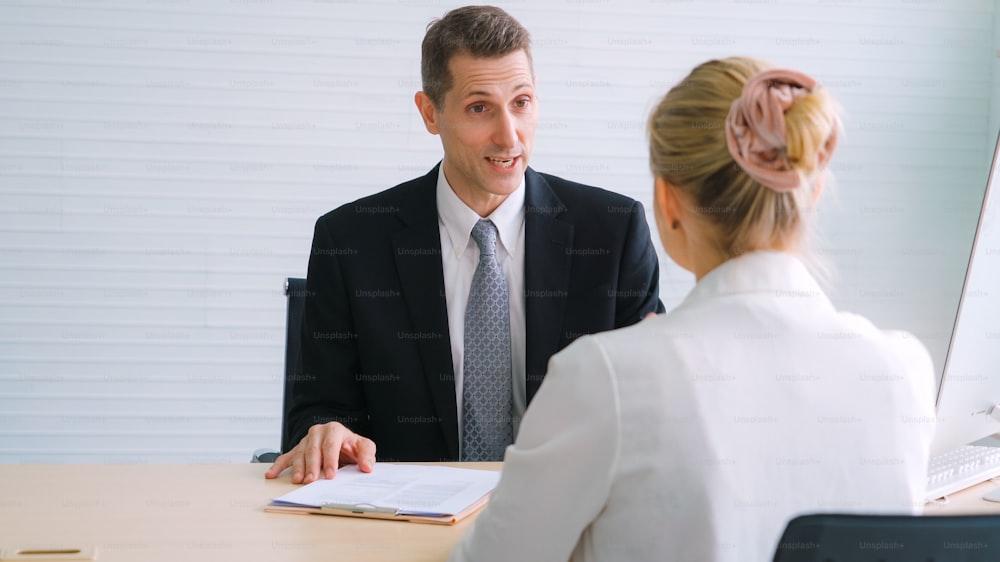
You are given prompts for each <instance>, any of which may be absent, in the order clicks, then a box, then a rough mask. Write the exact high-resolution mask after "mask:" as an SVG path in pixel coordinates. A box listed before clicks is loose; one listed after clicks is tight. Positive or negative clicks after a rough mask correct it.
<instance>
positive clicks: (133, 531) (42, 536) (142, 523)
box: [0, 463, 500, 562]
mask: <svg viewBox="0 0 1000 562" xmlns="http://www.w3.org/2000/svg"><path fill="white" fill-rule="evenodd" d="M269 466H270V465H268V464H250V463H246V464H205V465H197V464H193V465H28V464H24V465H0V549H5V548H15V547H19V548H25V547H52V546H64V547H77V548H79V547H97V550H98V552H97V560H98V561H100V562H113V561H118V560H121V561H128V562H139V561H142V562H156V561H168V560H169V561H173V562H176V561H182V562H197V561H201V560H211V561H213V562H223V561H225V562H229V561H243V560H262V561H263V560H267V561H270V562H278V561H286V560H287V561H299V560H302V561H304V560H309V561H322V560H336V561H343V562H348V561H353V560H365V561H368V562H378V561H397V560H398V561H403V560H405V561H420V560H423V561H432V560H433V561H440V560H446V559H447V557H448V554H449V553H450V552H451V549H452V547H453V546H454V544H455V543H456V542H457V541H458V539H459V537H461V535H462V534H463V533H464V532H465V530H466V529H468V527H469V524H470V523H471V521H472V520H473V519H474V517H470V518H469V519H467V520H465V521H463V522H461V523H459V524H457V525H454V526H450V527H449V526H443V525H420V524H415V523H404V522H398V521H377V520H371V519H355V518H350V517H325V516H320V515H291V514H281V513H266V512H264V511H263V510H262V507H263V506H264V505H265V504H266V503H267V502H269V501H270V500H271V498H274V497H277V496H280V495H282V494H284V493H286V492H288V491H289V490H292V489H294V488H296V487H297V486H296V485H295V484H292V483H291V480H290V478H291V477H290V476H289V473H290V472H291V471H286V472H285V474H283V475H282V477H281V478H279V479H276V480H265V479H264V472H265V471H266V470H267V468H268V467H269ZM461 466H463V467H466V468H481V469H493V470H499V468H500V463H462V464H461Z"/></svg>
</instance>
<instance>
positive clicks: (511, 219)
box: [437, 165, 527, 443]
mask: <svg viewBox="0 0 1000 562" xmlns="http://www.w3.org/2000/svg"><path fill="white" fill-rule="evenodd" d="M524 189H525V188H524V180H523V179H522V180H521V185H520V187H518V188H517V190H516V191H514V192H513V193H511V194H510V195H509V196H507V199H505V200H504V202H503V203H501V204H500V206H499V207H497V208H496V209H495V210H494V211H493V213H492V214H491V215H490V216H488V217H486V218H487V219H488V220H491V221H493V224H495V225H496V227H497V231H498V232H499V234H500V236H499V242H500V243H499V244H497V260H498V261H499V262H500V268H501V270H502V271H503V274H504V277H506V278H507V294H508V302H509V304H510V353H511V363H512V365H511V376H512V377H513V381H512V382H513V384H512V386H511V388H512V389H513V393H514V396H513V402H512V404H511V406H512V407H511V414H512V416H513V418H514V435H515V436H516V435H517V431H518V426H519V425H520V419H521V416H522V415H524V410H525V408H526V407H527V389H526V379H525V323H524ZM437 208H438V226H439V228H440V229H441V266H442V269H443V271H444V290H445V300H446V302H447V304H448V333H449V334H450V335H451V361H452V364H453V365H454V367H455V400H456V403H457V405H458V442H459V443H461V442H462V384H463V379H464V376H463V375H464V372H465V370H464V368H463V365H464V364H463V359H464V356H465V307H466V305H467V304H468V302H469V291H470V290H471V289H472V277H473V275H474V274H475V273H476V266H478V265H479V246H478V245H477V244H476V241H475V240H473V239H472V227H474V226H475V225H476V223H477V222H479V220H480V218H481V217H480V216H479V214H477V213H476V212H475V211H473V210H472V209H471V208H470V207H469V206H468V205H466V204H465V203H464V202H463V201H462V200H461V199H459V198H458V195H455V192H454V191H453V190H452V188H451V186H450V185H449V184H448V180H447V178H445V175H444V165H441V166H440V168H439V170H438V182H437Z"/></svg>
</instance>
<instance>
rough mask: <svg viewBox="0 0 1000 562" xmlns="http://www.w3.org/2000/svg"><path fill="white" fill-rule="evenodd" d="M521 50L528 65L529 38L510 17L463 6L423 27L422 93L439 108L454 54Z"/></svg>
mask: <svg viewBox="0 0 1000 562" xmlns="http://www.w3.org/2000/svg"><path fill="white" fill-rule="evenodd" d="M518 50H523V51H524V54H525V55H527V56H528V62H529V63H530V62H531V35H530V34H529V33H528V30H527V29H525V28H524V26H522V25H521V24H520V23H519V22H518V21H517V20H516V19H514V18H513V17H512V16H511V15H510V14H508V13H507V12H505V11H503V10H501V9H500V8H497V7H495V6H464V7H461V8H456V9H454V10H452V11H450V12H448V13H447V14H445V15H444V17H443V18H440V19H435V20H434V21H432V22H431V23H430V24H428V25H427V34H426V35H424V41H423V44H421V47H420V77H421V79H422V81H423V89H424V93H425V94H427V97H429V98H430V99H431V101H432V102H434V105H435V106H437V107H438V108H440V107H441V106H442V104H443V103H444V95H445V93H446V92H447V91H448V90H449V89H451V86H452V76H451V72H449V70H448V62H449V61H450V60H451V58H452V57H453V56H455V55H458V54H463V53H464V54H469V55H472V56H473V57H482V58H493V57H502V56H504V55H507V54H510V53H513V52H515V51H518Z"/></svg>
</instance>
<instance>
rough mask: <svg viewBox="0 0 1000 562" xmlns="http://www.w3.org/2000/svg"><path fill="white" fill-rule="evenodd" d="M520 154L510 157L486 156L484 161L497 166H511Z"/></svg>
mask: <svg viewBox="0 0 1000 562" xmlns="http://www.w3.org/2000/svg"><path fill="white" fill-rule="evenodd" d="M518 158H520V156H512V157H510V158H495V157H493V156H487V157H486V161H487V162H489V163H490V164H493V165H494V166H496V167H498V168H513V167H514V163H515V162H517V159H518Z"/></svg>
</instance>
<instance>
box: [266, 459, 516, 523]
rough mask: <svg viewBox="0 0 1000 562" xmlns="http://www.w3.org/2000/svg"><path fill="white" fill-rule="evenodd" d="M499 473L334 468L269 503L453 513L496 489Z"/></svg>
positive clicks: (423, 468)
mask: <svg viewBox="0 0 1000 562" xmlns="http://www.w3.org/2000/svg"><path fill="white" fill-rule="evenodd" d="M499 480H500V473H499V472H494V471H492V470H472V469H468V468H451V467H447V466H421V465H404V464H386V463H376V464H375V468H374V470H373V471H372V472H369V473H364V472H361V471H360V470H358V467H357V466H355V465H350V466H345V467H344V468H341V469H339V470H337V476H336V477H335V478H333V479H332V480H317V481H315V482H313V483H311V484H307V485H305V486H302V487H301V488H298V489H296V490H294V491H292V492H289V493H287V494H285V495H283V496H281V497H279V498H275V499H274V500H272V501H271V505H274V506H293V507H313V508H318V507H322V506H330V507H339V508H348V507H351V506H355V507H365V508H368V507H374V508H381V509H385V510H389V511H392V512H395V513H396V514H397V515H413V516H427V517H448V516H453V515H458V514H459V513H462V512H463V511H465V510H466V509H467V508H469V506H471V505H473V504H475V503H476V502H478V501H479V500H481V499H482V498H483V497H484V496H486V495H487V494H489V493H490V492H492V491H493V489H494V488H496V485H497V482H498V481H499Z"/></svg>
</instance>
